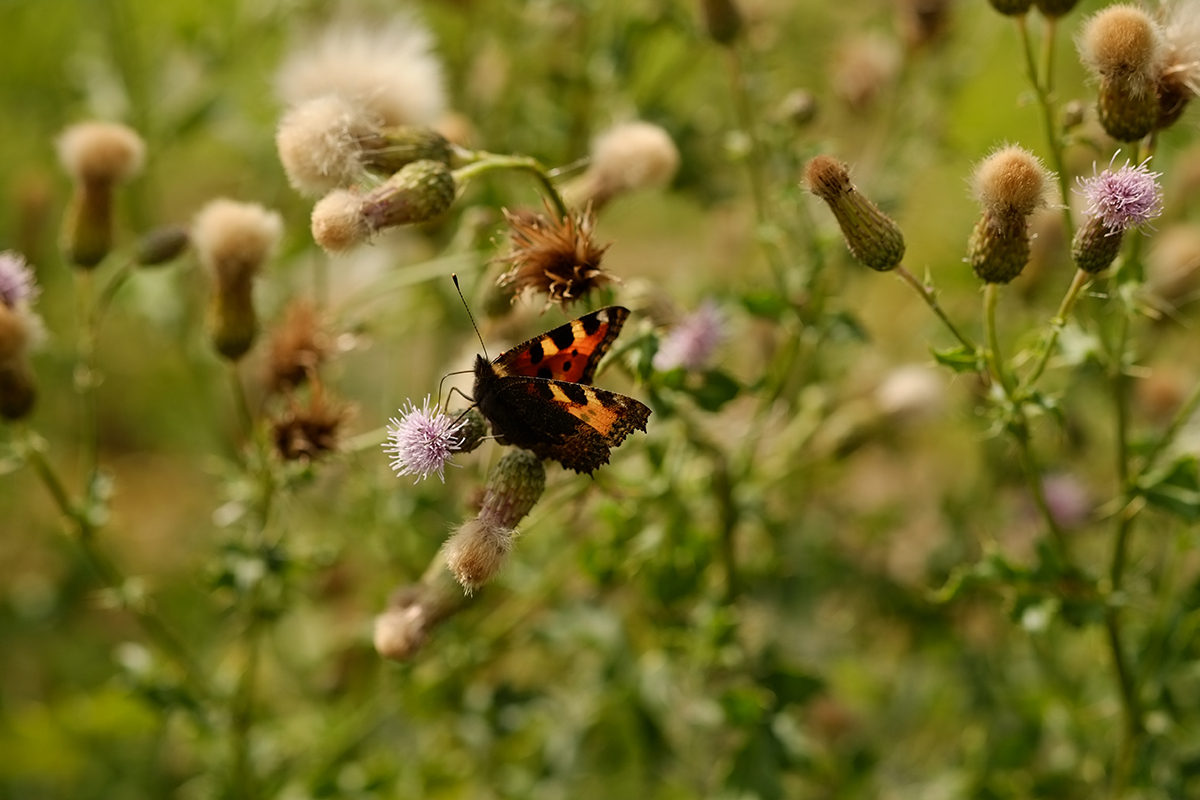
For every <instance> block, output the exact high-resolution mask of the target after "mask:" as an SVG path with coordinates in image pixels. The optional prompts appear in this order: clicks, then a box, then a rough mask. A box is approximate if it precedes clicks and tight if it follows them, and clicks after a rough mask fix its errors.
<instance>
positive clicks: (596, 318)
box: [492, 306, 629, 383]
mask: <svg viewBox="0 0 1200 800" xmlns="http://www.w3.org/2000/svg"><path fill="white" fill-rule="evenodd" d="M628 316H629V309H627V308H622V307H621V306H608V307H607V308H601V309H598V310H596V311H593V312H591V313H590V314H584V315H583V316H582V317H580V318H579V319H574V320H571V321H570V322H568V323H567V324H566V325H560V326H559V327H557V328H555V329H554V330H552V331H550V332H548V333H543V334H542V335H541V336H535V337H533V338H532V339H530V340H529V341H527V342H524V343H523V344H519V345H517V346H516V347H514V348H512V349H511V350H506V351H505V352H503V353H501V354H500V356H499V357H497V358H496V360H495V361H493V362H492V366H493V368H494V369H495V371H496V373H497V374H499V375H501V376H515V375H523V376H526V377H529V378H544V379H546V380H554V381H567V382H570V383H591V382H592V378H593V377H594V376H595V374H596V367H597V366H598V365H599V364H600V359H602V358H604V354H605V353H607V352H608V348H609V347H610V346H612V343H613V341H614V340H615V339H616V338H617V334H619V333H620V332H621V326H623V325H624V324H625V320H626V318H628Z"/></svg>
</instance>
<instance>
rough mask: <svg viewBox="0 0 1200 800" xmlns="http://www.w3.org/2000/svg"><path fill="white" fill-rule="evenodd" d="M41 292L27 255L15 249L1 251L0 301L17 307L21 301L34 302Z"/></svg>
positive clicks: (11, 306) (10, 306)
mask: <svg viewBox="0 0 1200 800" xmlns="http://www.w3.org/2000/svg"><path fill="white" fill-rule="evenodd" d="M40 293H41V289H40V288H38V285H37V281H36V280H35V279H34V277H33V270H31V269H30V268H29V267H28V265H26V263H25V257H24V256H22V255H21V254H20V253H17V252H15V251H13V250H5V251H4V252H3V253H0V303H4V305H6V306H8V307H9V308H16V306H17V304H18V303H21V302H25V303H32V302H33V301H34V300H36V299H37V296H38V294H40Z"/></svg>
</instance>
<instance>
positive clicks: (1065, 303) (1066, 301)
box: [1017, 269, 1091, 394]
mask: <svg viewBox="0 0 1200 800" xmlns="http://www.w3.org/2000/svg"><path fill="white" fill-rule="evenodd" d="M1090 278H1091V275H1089V274H1088V273H1086V272H1084V271H1083V270H1081V269H1077V270H1075V277H1074V279H1072V281H1071V286H1070V288H1068V289H1067V293H1066V294H1065V295H1064V296H1063V299H1062V303H1060V304H1059V306H1058V313H1057V314H1055V315H1054V317H1053V319H1051V320H1050V332H1049V333H1047V334H1046V340H1045V341H1044V342H1043V343H1042V346H1041V348H1040V349H1039V351H1038V355H1037V361H1035V362H1034V364H1033V370H1032V371H1031V372H1030V373H1029V375H1027V376H1026V377H1025V380H1024V381H1022V383H1021V386H1020V388H1019V389H1018V390H1017V391H1018V393H1019V394H1024V393H1025V391H1026V390H1028V389H1029V388H1030V387H1031V386H1033V385H1034V383H1036V382H1037V379H1038V378H1040V377H1041V376H1042V372H1044V371H1045V369H1046V365H1047V364H1048V363H1049V361H1050V356H1051V355H1053V354H1054V345H1056V344H1057V343H1058V335H1059V334H1060V333H1062V329H1063V327H1064V326H1065V325H1066V324H1067V317H1068V315H1070V313H1071V309H1073V308H1074V307H1075V301H1076V300H1077V299H1079V294H1080V292H1082V291H1083V289H1084V287H1086V286H1087V284H1088V280H1089V279H1090Z"/></svg>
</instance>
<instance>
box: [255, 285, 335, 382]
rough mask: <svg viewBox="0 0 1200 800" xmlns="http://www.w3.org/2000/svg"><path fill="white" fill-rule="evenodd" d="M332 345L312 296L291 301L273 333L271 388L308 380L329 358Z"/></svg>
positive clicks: (269, 364) (270, 372) (270, 360)
mask: <svg viewBox="0 0 1200 800" xmlns="http://www.w3.org/2000/svg"><path fill="white" fill-rule="evenodd" d="M329 349H330V348H329V337H328V335H327V334H326V333H325V331H324V330H323V329H322V327H321V321H320V319H319V317H318V315H317V309H316V308H315V307H314V306H313V304H312V303H311V302H309V301H308V300H296V301H294V302H292V303H290V304H289V305H288V307H287V311H286V312H285V314H284V318H283V321H282V322H281V323H280V324H279V325H278V327H276V328H275V330H274V331H272V333H271V341H270V351H269V353H268V355H267V381H266V382H267V388H268V390H270V391H273V392H280V391H283V390H285V389H289V388H292V387H294V386H299V385H300V384H301V383H304V381H305V380H307V379H308V377H309V375H310V374H311V373H312V372H313V370H315V369H316V368H317V367H318V366H320V364H321V362H323V361H324V360H325V359H326V358H328V356H329Z"/></svg>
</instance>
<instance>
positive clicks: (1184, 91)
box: [1158, 0, 1200, 128]
mask: <svg viewBox="0 0 1200 800" xmlns="http://www.w3.org/2000/svg"><path fill="white" fill-rule="evenodd" d="M1160 8H1161V10H1162V12H1163V20H1162V31H1163V40H1164V42H1165V45H1166V47H1165V50H1166V56H1165V58H1164V64H1163V68H1162V75H1161V77H1160V79H1159V84H1158V95H1159V97H1158V101H1159V120H1158V127H1159V128H1166V127H1169V126H1170V125H1172V124H1173V123H1174V122H1175V121H1176V120H1177V119H1179V116H1180V115H1181V114H1182V113H1183V109H1184V106H1186V105H1187V104H1188V102H1189V101H1190V100H1191V99H1192V98H1194V97H1196V96H1200V0H1175V2H1165V3H1163V4H1162V5H1161V6H1160Z"/></svg>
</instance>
